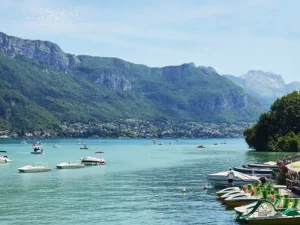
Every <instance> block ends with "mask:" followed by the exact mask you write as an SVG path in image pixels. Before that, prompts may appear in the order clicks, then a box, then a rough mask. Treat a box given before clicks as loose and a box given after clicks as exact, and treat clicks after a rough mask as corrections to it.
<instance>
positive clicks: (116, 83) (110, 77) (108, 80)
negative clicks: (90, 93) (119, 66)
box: [95, 72, 131, 91]
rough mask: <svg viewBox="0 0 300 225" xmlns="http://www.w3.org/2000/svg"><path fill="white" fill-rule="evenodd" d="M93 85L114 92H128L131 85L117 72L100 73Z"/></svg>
mask: <svg viewBox="0 0 300 225" xmlns="http://www.w3.org/2000/svg"><path fill="white" fill-rule="evenodd" d="M95 84H97V85H103V86H106V87H108V88H111V89H115V90H124V91H125V90H129V89H131V83H130V82H129V81H128V80H127V79H126V78H125V77H124V76H123V75H122V74H119V73H118V72H111V73H110V72H102V73H101V74H99V76H98V78H97V79H96V80H95Z"/></svg>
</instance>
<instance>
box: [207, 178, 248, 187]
mask: <svg viewBox="0 0 300 225" xmlns="http://www.w3.org/2000/svg"><path fill="white" fill-rule="evenodd" d="M208 181H209V182H210V183H211V184H212V185H214V186H215V187H228V180H227V179H226V180H219V179H215V180H214V179H208ZM252 182H253V181H250V180H247V181H244V180H233V185H234V186H237V187H242V186H244V185H247V184H249V183H252Z"/></svg>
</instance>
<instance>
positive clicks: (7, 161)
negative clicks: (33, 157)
mask: <svg viewBox="0 0 300 225" xmlns="http://www.w3.org/2000/svg"><path fill="white" fill-rule="evenodd" d="M10 162H11V160H10V159H4V160H3V159H0V163H10Z"/></svg>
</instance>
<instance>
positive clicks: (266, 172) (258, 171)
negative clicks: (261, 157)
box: [233, 167, 273, 177]
mask: <svg viewBox="0 0 300 225" xmlns="http://www.w3.org/2000/svg"><path fill="white" fill-rule="evenodd" d="M233 170H234V171H238V172H240V173H243V174H249V175H258V176H264V177H271V176H272V175H273V170H271V169H264V168H239V167H233Z"/></svg>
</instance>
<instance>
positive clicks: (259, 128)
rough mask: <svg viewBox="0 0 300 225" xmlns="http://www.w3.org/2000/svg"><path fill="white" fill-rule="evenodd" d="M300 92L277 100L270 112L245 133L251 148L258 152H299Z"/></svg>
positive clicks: (263, 115)
mask: <svg viewBox="0 0 300 225" xmlns="http://www.w3.org/2000/svg"><path fill="white" fill-rule="evenodd" d="M299 133H300V92H299V91H294V92H292V93H290V94H287V95H285V96H283V97H282V98H279V99H277V100H276V101H275V102H274V103H273V104H272V106H271V107H270V111H269V112H267V113H263V114H262V115H261V116H260V118H259V120H258V122H257V123H256V124H254V125H253V126H252V127H250V128H248V129H246V130H245V131H244V137H245V140H246V142H247V144H248V145H249V147H251V148H254V149H255V150H257V151H287V152H290V151H299V150H300V148H299V146H300V137H299Z"/></svg>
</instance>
